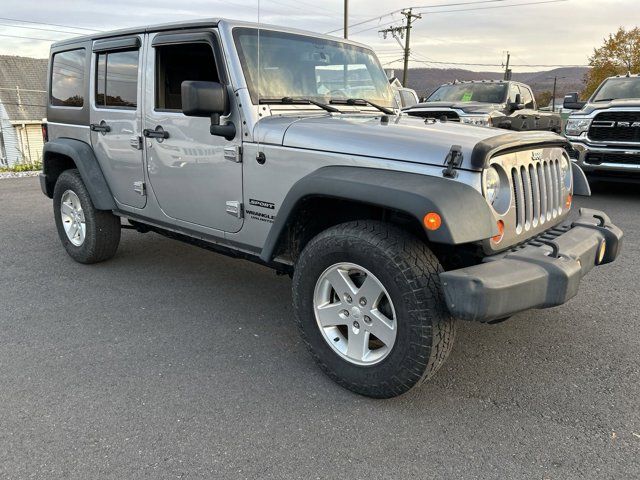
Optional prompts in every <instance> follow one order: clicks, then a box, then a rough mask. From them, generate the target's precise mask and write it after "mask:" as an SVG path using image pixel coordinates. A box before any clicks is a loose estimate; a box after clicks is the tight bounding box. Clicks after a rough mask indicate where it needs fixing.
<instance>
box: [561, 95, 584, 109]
mask: <svg viewBox="0 0 640 480" xmlns="http://www.w3.org/2000/svg"><path fill="white" fill-rule="evenodd" d="M586 104H587V102H581V101H580V98H579V97H578V93H577V92H573V93H570V94H569V95H567V96H565V97H564V102H563V103H562V108H566V109H567V110H580V109H581V108H582V107H584V106H585V105H586Z"/></svg>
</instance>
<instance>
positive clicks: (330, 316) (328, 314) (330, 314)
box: [316, 302, 347, 327]
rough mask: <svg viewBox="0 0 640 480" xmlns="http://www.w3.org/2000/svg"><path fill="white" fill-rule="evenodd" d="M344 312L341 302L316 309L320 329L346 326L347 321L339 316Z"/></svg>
mask: <svg viewBox="0 0 640 480" xmlns="http://www.w3.org/2000/svg"><path fill="white" fill-rule="evenodd" d="M342 310H344V305H342V302H338V303H327V304H325V305H320V306H318V307H317V308H316V318H317V319H318V323H319V324H320V326H321V327H333V326H335V325H346V324H347V320H345V319H344V318H342V317H341V316H340V312H341V311H342Z"/></svg>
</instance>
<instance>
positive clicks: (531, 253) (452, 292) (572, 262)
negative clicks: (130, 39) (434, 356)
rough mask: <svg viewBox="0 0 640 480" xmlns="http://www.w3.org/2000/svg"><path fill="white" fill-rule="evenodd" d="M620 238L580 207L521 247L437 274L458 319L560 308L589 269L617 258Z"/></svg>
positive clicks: (608, 224) (602, 216) (606, 222)
mask: <svg viewBox="0 0 640 480" xmlns="http://www.w3.org/2000/svg"><path fill="white" fill-rule="evenodd" d="M622 236H623V234H622V230H620V229H619V228H618V227H616V226H615V225H614V224H613V223H611V220H610V219H609V217H607V216H606V215H605V214H604V213H603V212H600V211H597V210H591V209H586V208H583V209H580V214H579V216H578V218H576V219H574V220H573V221H570V222H568V223H565V224H563V225H559V226H557V227H554V228H552V229H550V230H549V231H547V232H545V233H544V234H543V235H541V236H539V237H534V238H533V239H532V240H530V241H529V242H528V243H526V244H524V245H521V246H519V247H517V248H514V249H512V250H510V251H508V252H505V253H502V254H500V255H493V256H490V257H486V258H485V259H484V261H483V263H481V264H479V265H474V266H471V267H467V268H461V269H459V270H452V271H450V272H444V273H441V274H440V279H441V282H442V287H443V290H444V294H445V298H446V301H447V305H448V307H449V310H450V311H451V313H452V314H453V316H454V317H456V318H460V319H463V320H475V321H480V322H489V321H492V320H497V319H501V318H504V317H508V316H510V315H513V314H514V313H518V312H521V311H523V310H528V309H531V308H549V307H554V306H557V305H562V304H563V303H565V302H567V301H568V300H569V299H571V298H572V297H574V296H575V295H576V294H577V293H578V287H579V284H580V280H581V279H582V277H584V276H585V275H586V274H587V273H588V272H589V271H590V270H591V269H592V268H593V267H595V266H597V265H603V264H605V263H610V262H612V261H614V260H615V259H616V257H617V256H618V254H619V252H620V247H621V243H622ZM603 243H604V247H603V248H604V255H603V256H602V259H601V261H599V258H598V257H599V256H600V254H601V253H602V252H601V247H602V245H603Z"/></svg>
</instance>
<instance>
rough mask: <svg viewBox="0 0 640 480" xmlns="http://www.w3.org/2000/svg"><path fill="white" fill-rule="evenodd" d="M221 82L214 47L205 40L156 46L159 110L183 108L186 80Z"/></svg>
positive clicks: (156, 106)
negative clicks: (183, 88)
mask: <svg viewBox="0 0 640 480" xmlns="http://www.w3.org/2000/svg"><path fill="white" fill-rule="evenodd" d="M185 80H196V81H206V82H219V81H220V79H219V77H218V70H217V69H216V62H215V59H214V57H213V50H211V47H210V46H209V45H207V44H204V43H188V44H187V43H185V44H180V45H167V46H161V47H156V87H155V88H156V104H155V108H156V109H157V110H181V109H182V82H184V81H185Z"/></svg>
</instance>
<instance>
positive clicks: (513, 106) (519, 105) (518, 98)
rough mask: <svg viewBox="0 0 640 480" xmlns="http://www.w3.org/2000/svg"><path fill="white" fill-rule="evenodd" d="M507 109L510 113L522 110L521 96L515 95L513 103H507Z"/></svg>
mask: <svg viewBox="0 0 640 480" xmlns="http://www.w3.org/2000/svg"><path fill="white" fill-rule="evenodd" d="M509 108H510V109H511V111H512V112H515V111H516V110H522V109H523V108H524V103H522V95H520V94H519V93H516V99H515V101H514V102H509Z"/></svg>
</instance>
